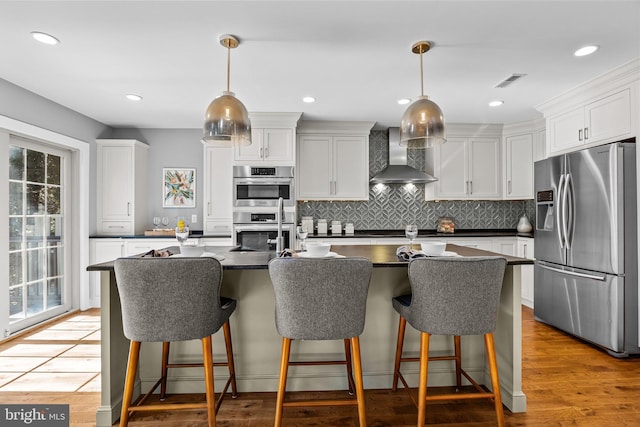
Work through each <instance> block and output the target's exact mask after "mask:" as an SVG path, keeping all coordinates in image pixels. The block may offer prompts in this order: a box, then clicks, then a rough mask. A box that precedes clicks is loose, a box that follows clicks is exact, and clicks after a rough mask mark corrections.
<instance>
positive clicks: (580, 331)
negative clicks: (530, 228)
mask: <svg viewBox="0 0 640 427" xmlns="http://www.w3.org/2000/svg"><path fill="white" fill-rule="evenodd" d="M534 170H535V172H534V173H535V178H534V181H535V194H536V231H535V258H536V262H535V270H534V271H535V273H534V274H535V276H534V277H535V279H534V315H535V318H536V319H537V320H540V321H542V322H544V323H548V324H550V325H553V326H555V327H557V328H559V329H561V330H563V331H565V332H568V333H570V334H573V335H575V336H577V337H580V338H582V339H584V340H586V341H589V342H591V343H593V344H596V345H598V346H600V347H603V348H604V349H606V350H607V351H608V352H609V353H610V354H611V355H614V356H617V357H626V356H628V355H630V354H639V353H640V348H639V347H638V345H639V344H638V342H639V341H640V340H639V336H638V334H639V331H638V305H639V304H640V302H639V300H638V265H637V264H638V242H637V240H638V239H637V193H636V146H635V143H631V142H619V143H614V144H608V145H603V146H599V147H594V148H589V149H585V150H581V151H577V152H574V153H569V154H565V155H561V156H557V157H552V158H549V159H546V160H541V161H539V162H536V163H535V169H534Z"/></svg>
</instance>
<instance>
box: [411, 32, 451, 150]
mask: <svg viewBox="0 0 640 427" xmlns="http://www.w3.org/2000/svg"><path fill="white" fill-rule="evenodd" d="M429 49H431V43H430V42H428V41H420V42H417V43H415V44H414V45H413V46H412V47H411V51H412V52H413V53H416V54H419V55H420V96H419V97H418V99H417V100H416V101H414V102H413V104H411V105H409V108H407V110H406V111H405V112H404V114H403V115H402V122H401V124H400V145H401V146H403V147H407V148H429V147H432V146H434V145H436V144H444V143H445V142H447V140H446V139H445V137H444V116H443V114H442V110H440V107H438V104H436V103H435V102H433V101H431V100H430V99H429V97H427V96H425V95H424V82H423V77H422V75H423V71H422V54H423V53H426V52H428V51H429Z"/></svg>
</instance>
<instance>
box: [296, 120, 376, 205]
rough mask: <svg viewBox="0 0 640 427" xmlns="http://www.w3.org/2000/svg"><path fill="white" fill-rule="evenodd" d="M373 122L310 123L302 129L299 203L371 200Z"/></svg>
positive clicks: (300, 137)
mask: <svg viewBox="0 0 640 427" xmlns="http://www.w3.org/2000/svg"><path fill="white" fill-rule="evenodd" d="M372 127H373V123H372V122H310V123H304V122H302V123H301V124H300V127H299V128H298V134H299V136H298V148H297V163H296V165H297V167H296V191H297V199H298V200H369V132H370V130H371V128H372Z"/></svg>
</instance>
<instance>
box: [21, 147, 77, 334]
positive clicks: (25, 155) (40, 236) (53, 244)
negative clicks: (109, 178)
mask: <svg viewBox="0 0 640 427" xmlns="http://www.w3.org/2000/svg"><path fill="white" fill-rule="evenodd" d="M66 156H67V152H64V151H60V150H56V149H54V148H49V147H45V146H40V145H35V144H34V143H33V142H31V141H27V140H22V139H20V138H14V137H12V138H11V142H10V145H9V306H10V307H9V325H10V329H11V332H15V331H18V330H20V329H23V328H25V327H28V326H31V325H33V324H36V323H38V322H40V321H42V320H45V319H48V318H50V317H53V316H56V315H58V314H60V313H63V312H65V311H67V310H68V307H69V302H70V301H69V292H68V287H69V286H68V285H67V283H68V275H67V271H68V269H67V268H66V265H68V264H67V261H68V260H67V258H68V257H67V256H66V254H67V252H68V250H67V249H68V248H67V247H66V246H68V245H65V243H66V241H67V239H66V237H67V236H66V227H65V218H66V217H65V203H66V202H67V198H66V197H65V194H66V187H65V182H66V181H67V180H66V179H65V175H66V172H65V169H66V168H65V161H66Z"/></svg>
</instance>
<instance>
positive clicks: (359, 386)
mask: <svg viewBox="0 0 640 427" xmlns="http://www.w3.org/2000/svg"><path fill="white" fill-rule="evenodd" d="M351 347H352V349H353V367H354V369H355V373H356V375H355V379H356V399H357V401H358V419H359V421H360V427H365V426H366V425H367V414H366V410H365V401H364V383H363V381H362V360H361V358H360V338H359V337H353V338H351Z"/></svg>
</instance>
